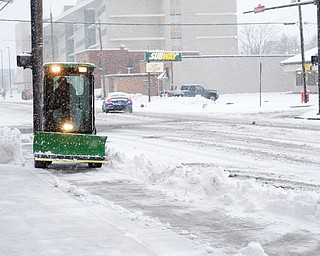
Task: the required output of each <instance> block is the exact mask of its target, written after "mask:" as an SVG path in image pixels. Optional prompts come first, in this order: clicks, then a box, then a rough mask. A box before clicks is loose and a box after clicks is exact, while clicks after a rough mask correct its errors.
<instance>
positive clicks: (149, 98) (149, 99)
mask: <svg viewBox="0 0 320 256" xmlns="http://www.w3.org/2000/svg"><path fill="white" fill-rule="evenodd" d="M148 101H149V102H151V79H150V72H148Z"/></svg>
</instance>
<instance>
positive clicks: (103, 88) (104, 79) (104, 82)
mask: <svg viewBox="0 0 320 256" xmlns="http://www.w3.org/2000/svg"><path fill="white" fill-rule="evenodd" d="M98 30H99V40H100V71H101V77H102V85H101V92H102V97H103V98H105V97H106V96H107V95H106V94H107V93H106V88H105V86H106V74H105V73H106V66H105V60H104V53H103V46H102V35H101V23H100V19H99V27H98ZM108 92H109V89H108Z"/></svg>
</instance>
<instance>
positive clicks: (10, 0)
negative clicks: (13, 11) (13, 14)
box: [0, 0, 13, 12]
mask: <svg viewBox="0 0 320 256" xmlns="http://www.w3.org/2000/svg"><path fill="white" fill-rule="evenodd" d="M12 1H13V0H9V1H8V2H7V3H6V4H5V5H4V6H3V7H2V8H1V9H0V12H1V11H2V10H3V9H4V8H5V7H6V6H7V5H8V4H10V3H11V2H12Z"/></svg>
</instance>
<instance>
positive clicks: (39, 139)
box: [33, 132, 107, 162]
mask: <svg viewBox="0 0 320 256" xmlns="http://www.w3.org/2000/svg"><path fill="white" fill-rule="evenodd" d="M106 140H107V137H106V136H97V135H93V134H76V133H57V132H36V133H35V136H34V141H33V153H34V156H35V159H36V160H39V159H41V160H42V161H51V160H53V161H54V160H70V161H86V162H90V161H91V162H97V161H98V162H105V160H106V157H105V144H106Z"/></svg>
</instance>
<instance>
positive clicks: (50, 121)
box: [33, 63, 107, 168]
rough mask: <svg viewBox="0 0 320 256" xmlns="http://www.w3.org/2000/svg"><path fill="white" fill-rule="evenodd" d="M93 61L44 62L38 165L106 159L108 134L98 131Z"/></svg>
mask: <svg viewBox="0 0 320 256" xmlns="http://www.w3.org/2000/svg"><path fill="white" fill-rule="evenodd" d="M93 71H94V65H93V64H84V63H48V64H44V81H43V105H42V112H43V115H42V128H43V131H37V132H35V136H34V145H33V151H34V158H35V167H36V168H47V167H48V166H49V164H51V163H53V162H82V163H88V165H89V167H101V166H102V164H103V163H106V162H107V160H106V157H105V143H106V139H107V137H106V136H98V135H96V129H95V118H94V116H95V115H94V114H95V113H94V78H93V75H92V72H93Z"/></svg>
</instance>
